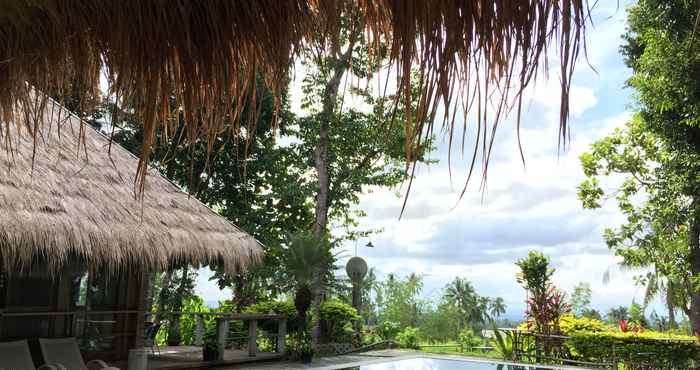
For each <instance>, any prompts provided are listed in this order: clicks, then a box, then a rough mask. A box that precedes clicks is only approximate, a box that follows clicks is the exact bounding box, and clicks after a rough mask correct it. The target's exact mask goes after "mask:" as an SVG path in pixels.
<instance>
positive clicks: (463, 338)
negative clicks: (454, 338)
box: [459, 329, 482, 351]
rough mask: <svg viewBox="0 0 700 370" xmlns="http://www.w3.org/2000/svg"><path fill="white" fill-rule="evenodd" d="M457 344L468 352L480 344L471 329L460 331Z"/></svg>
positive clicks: (479, 339) (479, 340)
mask: <svg viewBox="0 0 700 370" xmlns="http://www.w3.org/2000/svg"><path fill="white" fill-rule="evenodd" d="M459 342H460V343H461V344H462V346H464V348H465V349H466V350H468V351H471V350H472V348H474V347H478V346H480V345H481V344H482V341H481V338H479V337H477V336H476V335H474V331H473V330H471V329H462V331H461V332H459Z"/></svg>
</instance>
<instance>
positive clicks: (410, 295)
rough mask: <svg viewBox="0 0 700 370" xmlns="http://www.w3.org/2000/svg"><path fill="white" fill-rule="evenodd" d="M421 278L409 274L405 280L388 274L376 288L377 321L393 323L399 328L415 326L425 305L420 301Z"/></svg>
mask: <svg viewBox="0 0 700 370" xmlns="http://www.w3.org/2000/svg"><path fill="white" fill-rule="evenodd" d="M422 290H423V278H422V277H421V276H419V275H416V274H411V275H409V276H407V277H405V278H401V277H397V276H395V275H393V274H389V275H388V276H387V279H386V280H385V281H384V282H383V283H382V284H379V285H378V287H377V291H376V293H377V297H376V302H377V309H378V311H379V321H380V322H384V321H393V322H396V323H398V324H399V325H400V326H401V327H407V326H417V324H418V318H419V316H420V314H421V311H422V310H423V308H424V307H425V305H426V303H425V302H424V301H422V300H421V299H420V293H421V291H422Z"/></svg>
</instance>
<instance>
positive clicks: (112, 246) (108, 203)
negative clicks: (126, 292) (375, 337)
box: [0, 99, 262, 272]
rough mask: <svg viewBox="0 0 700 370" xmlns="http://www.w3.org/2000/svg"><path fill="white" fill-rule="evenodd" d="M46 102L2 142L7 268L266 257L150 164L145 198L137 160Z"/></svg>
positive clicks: (2, 233) (1, 216)
mask: <svg viewBox="0 0 700 370" xmlns="http://www.w3.org/2000/svg"><path fill="white" fill-rule="evenodd" d="M46 102H47V103H46V104H45V105H44V106H43V107H38V109H41V110H42V111H43V113H44V114H43V115H38V114H37V112H28V114H27V116H28V117H30V118H28V120H29V121H32V122H33V123H32V124H31V125H29V126H25V127H22V129H21V131H15V132H13V135H11V136H5V137H4V140H2V141H1V142H0V260H1V261H2V263H3V265H4V267H5V268H6V269H8V270H21V269H25V268H27V267H29V266H31V265H32V264H33V263H37V262H39V263H43V264H48V265H49V267H50V269H51V270H53V271H58V270H59V269H60V268H61V267H62V266H64V265H66V264H68V263H74V262H75V261H76V258H77V259H78V261H81V262H82V263H83V264H86V265H88V266H89V268H94V269H101V270H102V269H107V270H109V269H118V268H124V267H126V268H129V269H144V270H150V271H154V270H164V269H167V268H172V267H175V266H181V265H184V264H194V265H202V264H217V265H219V266H223V267H224V268H225V269H226V270H228V271H232V272H233V271H241V270H243V269H245V268H246V267H247V266H249V265H250V264H251V263H253V262H256V261H257V260H259V259H260V258H261V255H262V248H261V246H260V244H259V243H258V242H257V241H256V240H255V239H254V238H253V237H252V236H250V235H249V234H247V233H246V232H244V231H242V230H240V229H239V228H238V227H236V226H235V225H233V224H232V223H230V222H228V221H227V220H226V219H224V218H223V217H221V216H219V215H218V214H216V213H215V212H214V211H213V210H212V209H210V208H208V207H206V206H205V205H203V204H202V203H200V202H199V201H197V200H196V199H195V198H193V197H190V196H188V194H186V193H184V192H182V191H181V190H180V189H179V188H178V187H177V186H176V185H174V184H173V183H171V182H170V181H168V180H167V179H166V178H164V177H163V176H161V175H160V174H159V173H158V171H157V170H156V169H153V168H150V169H149V176H148V179H147V182H146V191H145V192H144V193H143V199H138V198H137V197H135V196H134V186H133V184H134V179H135V176H136V170H137V166H136V164H137V163H138V158H137V157H135V156H134V155H132V154H131V153H130V152H128V151H127V150H126V149H124V148H123V147H121V146H119V145H117V144H116V143H111V145H110V140H109V138H108V137H106V136H104V135H103V134H101V133H100V132H98V131H97V130H95V129H94V128H92V127H91V126H90V125H88V124H86V123H85V122H84V121H81V120H80V119H78V118H77V117H76V116H75V115H73V114H71V113H70V112H69V111H68V110H67V109H65V108H63V107H62V106H60V105H59V104H58V103H55V102H54V101H53V100H50V99H49V100H46ZM38 117H41V119H40V120H34V118H38ZM12 130H17V127H14V126H13V128H12ZM35 144H36V145H35Z"/></svg>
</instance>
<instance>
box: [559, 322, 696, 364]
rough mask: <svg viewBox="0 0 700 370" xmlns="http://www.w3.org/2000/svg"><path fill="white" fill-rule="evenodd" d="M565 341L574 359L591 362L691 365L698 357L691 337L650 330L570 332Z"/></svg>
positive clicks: (693, 339) (694, 341)
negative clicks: (637, 331) (631, 331)
mask: <svg viewBox="0 0 700 370" xmlns="http://www.w3.org/2000/svg"><path fill="white" fill-rule="evenodd" d="M569 336H570V337H571V339H570V340H568V341H567V347H568V348H569V350H570V352H571V354H572V356H574V358H575V359H581V360H584V361H592V362H610V361H612V360H613V359H614V360H616V361H617V362H628V361H631V362H634V363H646V364H652V365H653V366H654V368H690V367H692V365H693V364H694V363H695V360H696V359H697V358H698V355H699V354H700V351H698V346H697V342H696V340H695V338H694V337H689V336H684V335H671V334H664V333H658V332H653V331H645V332H641V333H636V334H634V333H623V332H615V331H605V332H586V331H579V332H574V333H570V334H569Z"/></svg>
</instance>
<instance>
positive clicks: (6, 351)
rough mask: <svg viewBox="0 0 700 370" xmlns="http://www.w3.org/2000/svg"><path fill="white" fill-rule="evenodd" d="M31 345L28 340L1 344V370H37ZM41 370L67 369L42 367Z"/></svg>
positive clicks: (49, 366) (62, 369)
mask: <svg viewBox="0 0 700 370" xmlns="http://www.w3.org/2000/svg"><path fill="white" fill-rule="evenodd" d="M35 369H36V368H35V367H34V362H33V361H32V355H31V353H30V352H29V343H27V341H26V340H18V341H16V342H4V343H0V370H35ZM39 370H66V369H65V368H61V367H57V366H52V365H41V366H39Z"/></svg>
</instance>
